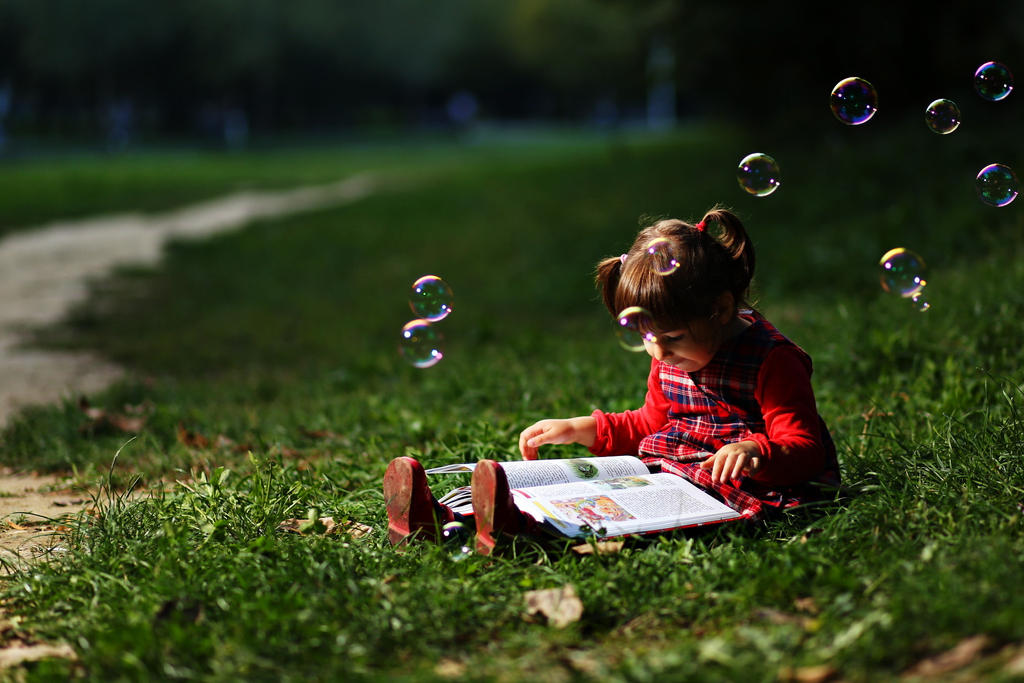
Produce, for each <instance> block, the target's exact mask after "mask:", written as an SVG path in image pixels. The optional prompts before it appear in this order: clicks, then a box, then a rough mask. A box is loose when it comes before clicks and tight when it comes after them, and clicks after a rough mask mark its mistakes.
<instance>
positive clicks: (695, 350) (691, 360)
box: [644, 292, 750, 372]
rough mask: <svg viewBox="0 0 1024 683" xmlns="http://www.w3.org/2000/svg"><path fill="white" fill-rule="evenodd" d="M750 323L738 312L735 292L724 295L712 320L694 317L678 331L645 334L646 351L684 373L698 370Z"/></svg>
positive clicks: (718, 302) (719, 300)
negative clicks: (733, 294) (733, 296)
mask: <svg viewBox="0 0 1024 683" xmlns="http://www.w3.org/2000/svg"><path fill="white" fill-rule="evenodd" d="M749 325H750V322H749V321H747V320H746V319H744V318H741V317H740V316H738V315H736V306H735V304H734V302H733V298H732V295H731V294H729V293H728V292H726V293H724V294H722V296H720V297H719V299H718V301H717V302H716V306H715V310H714V313H713V315H712V316H711V318H710V319H709V320H695V321H693V322H691V323H690V324H689V325H687V326H686V327H683V328H681V329H678V330H665V331H662V332H660V333H658V334H652V335H644V350H645V351H647V353H648V354H649V355H650V356H651V358H656V359H658V360H660V361H663V362H665V363H668V364H669V365H671V366H672V367H674V368H677V369H679V370H682V371H683V372H696V371H698V370H700V369H702V368H703V367H704V366H705V365H707V364H708V363H710V362H711V359H712V358H714V357H715V354H716V353H718V349H720V348H721V347H722V344H723V343H724V342H725V341H726V340H727V339H731V338H732V337H735V336H736V335H738V334H739V333H740V332H742V331H743V330H745V329H746V328H747V326H749Z"/></svg>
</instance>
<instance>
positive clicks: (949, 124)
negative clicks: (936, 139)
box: [924, 99, 960, 135]
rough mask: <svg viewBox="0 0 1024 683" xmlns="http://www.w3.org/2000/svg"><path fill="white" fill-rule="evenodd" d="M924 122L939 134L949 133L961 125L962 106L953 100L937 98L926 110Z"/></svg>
mask: <svg viewBox="0 0 1024 683" xmlns="http://www.w3.org/2000/svg"><path fill="white" fill-rule="evenodd" d="M924 122H925V124H926V125H927V126H928V127H929V128H930V129H932V130H933V131H935V132H936V133H938V134H939V135H948V134H949V133H952V132H953V131H954V130H956V129H957V127H958V126H959V125H960V107H958V106H956V102H954V101H953V100H941V99H940V100H935V101H934V102H932V103H931V104H929V105H928V108H927V109H925V110H924Z"/></svg>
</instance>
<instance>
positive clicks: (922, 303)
mask: <svg viewBox="0 0 1024 683" xmlns="http://www.w3.org/2000/svg"><path fill="white" fill-rule="evenodd" d="M910 300H911V301H913V302H914V305H915V306H917V310H919V311H921V312H922V313H924V312H925V311H927V310H928V309H929V308H931V307H932V305H931V304H930V303H928V300H927V299H925V298H924V293H923V292H918V293H917V294H915V295H914V296H912V297H910Z"/></svg>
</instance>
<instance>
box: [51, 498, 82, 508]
mask: <svg viewBox="0 0 1024 683" xmlns="http://www.w3.org/2000/svg"><path fill="white" fill-rule="evenodd" d="M88 502H89V499H88V498H72V499H71V500H55V501H53V504H54V505H56V506H57V507H59V508H63V507H68V506H69V505H81V504H82V503H88Z"/></svg>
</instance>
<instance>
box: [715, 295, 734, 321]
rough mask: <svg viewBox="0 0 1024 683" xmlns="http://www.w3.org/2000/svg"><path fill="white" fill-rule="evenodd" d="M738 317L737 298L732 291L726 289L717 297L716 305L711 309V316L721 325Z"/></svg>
mask: <svg viewBox="0 0 1024 683" xmlns="http://www.w3.org/2000/svg"><path fill="white" fill-rule="evenodd" d="M735 317H736V298H735V297H734V296H733V295H732V292H730V291H729V290H725V291H724V292H722V293H721V294H719V295H718V298H717V299H715V306H714V308H713V309H712V311H711V318H712V319H713V320H714V321H715V322H717V323H718V324H719V325H723V326H724V325H728V324H729V323H731V322H732V319H733V318H735Z"/></svg>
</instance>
